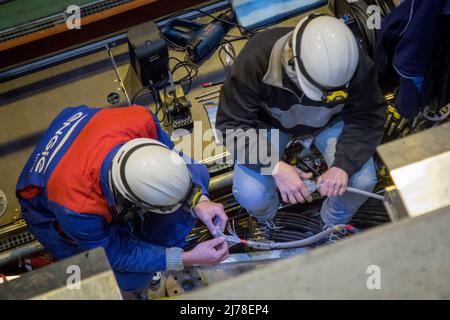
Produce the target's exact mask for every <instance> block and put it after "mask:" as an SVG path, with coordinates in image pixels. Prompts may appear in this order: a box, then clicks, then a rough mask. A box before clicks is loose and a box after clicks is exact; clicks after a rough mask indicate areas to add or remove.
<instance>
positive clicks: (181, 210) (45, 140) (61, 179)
mask: <svg viewBox="0 0 450 320" xmlns="http://www.w3.org/2000/svg"><path fill="white" fill-rule="evenodd" d="M173 147H174V145H173V143H172V141H171V140H170V137H169V136H168V135H167V134H166V133H165V132H164V131H163V130H162V129H161V127H160V126H159V123H158V121H157V119H156V117H154V116H153V114H152V113H151V112H150V111H149V110H148V109H146V108H144V107H141V106H132V107H126V108H106V109H99V108H89V107H86V106H79V107H73V108H72V107H70V108H66V109H64V110H63V111H62V112H61V113H60V114H59V115H58V116H57V118H56V119H55V120H54V121H53V122H52V123H51V125H50V127H49V128H48V129H47V131H46V132H45V133H44V135H43V136H42V138H41V139H40V140H39V142H38V144H37V146H36V148H35V150H34V151H33V153H32V155H31V157H30V158H29V160H28V162H27V163H26V165H25V168H24V170H23V172H22V174H21V175H20V178H19V181H18V183H17V188H16V189H17V191H16V192H17V197H18V198H19V201H20V204H21V205H22V215H23V217H24V219H25V221H26V222H27V224H28V228H29V229H30V231H31V233H32V234H33V235H34V236H35V237H36V238H37V240H39V242H41V243H42V244H43V245H44V246H45V248H46V249H47V250H48V251H49V252H50V253H51V254H52V255H53V256H54V257H55V258H56V259H64V258H66V257H69V256H72V255H74V254H77V253H80V252H82V251H85V250H89V249H92V248H95V247H103V248H104V249H105V251H106V254H107V256H108V258H109V261H110V263H111V266H112V268H113V270H114V272H115V275H116V278H117V281H118V284H119V286H120V287H121V289H123V290H125V291H135V290H141V289H145V288H146V287H148V285H149V283H150V282H151V280H152V275H153V273H154V272H156V271H164V270H181V269H183V268H184V267H185V266H190V265H211V264H216V263H219V262H220V261H221V260H222V259H224V258H226V257H227V255H228V249H227V244H226V242H225V240H224V239H222V238H218V239H213V240H210V241H206V242H203V243H201V244H200V245H198V246H197V247H195V248H194V249H193V250H191V251H188V252H184V251H183V249H182V248H183V246H184V241H185V237H186V235H187V234H188V233H189V232H190V231H191V229H192V227H193V226H194V224H195V222H196V219H197V218H198V219H200V220H201V221H202V222H203V223H205V224H206V226H207V227H208V228H209V230H210V231H211V232H213V233H214V234H216V232H217V230H216V228H220V229H222V230H223V229H224V227H225V223H226V221H227V216H226V214H225V212H224V210H223V207H222V205H220V204H216V203H213V202H210V201H209V200H208V197H207V196H208V184H209V175H208V171H207V169H206V167H205V166H204V165H200V164H197V163H195V162H193V161H191V160H190V159H189V158H187V157H186V156H184V155H182V154H180V153H178V152H176V151H175V150H172V149H173ZM198 199H200V201H197V200H198Z"/></svg>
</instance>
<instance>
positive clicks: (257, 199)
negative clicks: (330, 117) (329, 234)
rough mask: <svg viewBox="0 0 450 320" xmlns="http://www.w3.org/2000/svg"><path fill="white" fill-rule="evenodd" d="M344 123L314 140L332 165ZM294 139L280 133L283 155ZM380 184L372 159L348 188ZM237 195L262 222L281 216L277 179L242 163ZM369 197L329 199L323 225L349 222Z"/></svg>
mask: <svg viewBox="0 0 450 320" xmlns="http://www.w3.org/2000/svg"><path fill="white" fill-rule="evenodd" d="M343 128H344V123H343V122H342V121H341V122H337V123H336V124H334V125H332V126H330V127H328V128H326V129H324V130H323V131H322V132H320V133H319V134H318V135H317V136H316V137H315V139H314V144H315V146H316V147H317V149H318V150H319V151H320V152H321V153H322V155H323V156H324V158H325V161H326V162H327V164H328V166H331V165H332V164H333V162H334V154H335V152H336V142H337V139H338V137H339V136H340V135H341V133H342V129H343ZM290 139H291V136H289V135H288V134H286V133H283V132H281V131H280V144H279V152H280V154H281V153H282V152H283V150H284V147H285V146H286V145H287V144H288V142H289V140H290ZM376 182H377V176H376V170H375V164H374V161H373V158H370V159H369V160H368V161H367V162H366V163H365V164H364V165H363V167H362V168H361V169H360V170H359V171H358V172H356V173H355V174H353V175H352V176H351V177H350V178H349V182H348V186H349V187H354V188H358V189H362V190H366V191H372V190H373V188H374V187H375V184H376ZM233 194H234V196H235V198H236V200H237V201H238V202H239V203H240V205H241V206H242V207H244V208H245V209H247V210H248V211H249V213H250V214H251V215H252V216H254V217H255V218H257V219H258V220H260V221H264V220H270V219H273V218H274V217H275V214H276V213H277V210H278V207H279V204H280V199H279V196H278V192H277V186H276V184H275V180H274V179H273V177H272V176H270V175H261V174H260V173H259V172H256V171H254V170H252V169H250V168H248V167H246V166H244V165H242V164H235V166H234V178H233ZM366 200H367V197H364V196H361V195H357V194H354V193H350V192H346V193H345V194H344V195H343V196H340V197H328V198H326V199H325V201H324V202H323V204H322V208H321V211H320V214H321V217H322V220H323V222H324V223H325V224H326V225H329V226H332V225H335V224H344V223H348V222H349V221H350V220H351V218H352V216H353V215H354V214H355V213H356V211H358V209H359V207H360V206H361V205H362V204H363V203H364V202H365V201H366Z"/></svg>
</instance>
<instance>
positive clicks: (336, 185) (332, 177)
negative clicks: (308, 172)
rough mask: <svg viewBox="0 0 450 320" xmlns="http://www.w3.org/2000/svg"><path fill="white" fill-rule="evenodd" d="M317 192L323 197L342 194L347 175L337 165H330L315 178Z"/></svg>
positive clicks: (345, 188) (345, 186)
mask: <svg viewBox="0 0 450 320" xmlns="http://www.w3.org/2000/svg"><path fill="white" fill-rule="evenodd" d="M317 183H318V184H319V192H320V194H321V195H322V196H323V197H337V196H342V195H343V194H344V193H345V190H347V184H348V175H347V173H346V172H345V171H344V170H342V169H339V168H337V167H331V168H330V169H328V170H327V171H325V173H324V174H323V175H321V176H320V177H319V179H317Z"/></svg>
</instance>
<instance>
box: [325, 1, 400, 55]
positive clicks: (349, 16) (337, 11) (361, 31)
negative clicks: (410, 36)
mask: <svg viewBox="0 0 450 320" xmlns="http://www.w3.org/2000/svg"><path fill="white" fill-rule="evenodd" d="M371 5H376V6H378V7H379V8H380V11H381V17H380V18H382V17H384V16H385V15H387V14H388V13H389V12H390V11H391V10H393V9H395V4H394V3H393V1H392V0H360V1H355V2H350V3H349V2H348V1H347V0H331V1H330V2H329V8H330V10H331V11H332V12H333V13H334V15H335V16H336V17H337V18H340V19H343V20H344V21H345V23H346V24H347V25H348V27H349V28H350V29H351V30H352V32H353V34H354V35H355V37H356V38H357V39H358V40H359V42H360V45H361V47H362V48H363V49H364V50H365V51H366V52H367V54H368V55H369V56H370V57H372V55H373V51H374V48H375V44H376V41H377V29H376V28H369V27H368V24H367V22H368V21H370V20H371V19H373V17H372V14H373V13H372V12H371V11H370V10H368V8H369V6H371Z"/></svg>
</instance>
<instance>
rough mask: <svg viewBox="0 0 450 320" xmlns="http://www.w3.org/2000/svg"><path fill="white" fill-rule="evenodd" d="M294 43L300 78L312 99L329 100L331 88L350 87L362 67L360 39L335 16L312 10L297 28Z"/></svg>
mask: <svg viewBox="0 0 450 320" xmlns="http://www.w3.org/2000/svg"><path fill="white" fill-rule="evenodd" d="M292 47H293V50H294V57H295V58H294V61H295V70H296V73H297V77H298V81H299V83H300V86H301V88H302V90H303V92H304V93H305V95H306V96H307V97H308V98H310V99H311V100H315V101H326V100H327V99H325V96H327V94H328V93H329V92H328V90H333V89H337V88H345V89H346V87H347V86H348V83H349V82H350V80H351V79H352V77H353V75H354V74H355V71H356V68H357V67H358V62H359V50H358V45H357V43H356V39H355V37H354V36H353V33H352V32H351V31H350V29H349V28H348V27H347V26H346V25H345V23H344V22H342V21H341V20H339V19H336V18H334V17H330V16H326V15H317V14H312V15H309V16H308V17H306V18H304V19H303V20H302V21H300V23H299V24H298V25H297V27H296V28H295V30H294V34H293V43H292ZM345 97H346V96H345Z"/></svg>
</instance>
